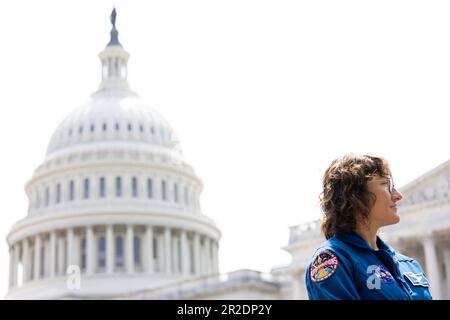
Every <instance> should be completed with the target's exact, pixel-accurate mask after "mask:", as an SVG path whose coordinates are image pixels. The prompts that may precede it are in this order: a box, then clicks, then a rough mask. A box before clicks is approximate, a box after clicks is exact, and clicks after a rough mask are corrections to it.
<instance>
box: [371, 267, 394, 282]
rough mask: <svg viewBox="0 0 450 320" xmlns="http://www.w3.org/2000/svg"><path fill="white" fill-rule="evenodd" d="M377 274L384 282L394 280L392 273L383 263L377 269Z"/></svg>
mask: <svg viewBox="0 0 450 320" xmlns="http://www.w3.org/2000/svg"><path fill="white" fill-rule="evenodd" d="M375 275H376V276H377V277H378V278H379V279H380V280H381V282H383V283H390V282H393V281H394V277H393V276H392V274H391V273H390V272H389V271H388V270H387V269H386V268H385V267H384V266H383V265H378V268H377V269H376V270H375Z"/></svg>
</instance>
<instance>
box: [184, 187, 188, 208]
mask: <svg viewBox="0 0 450 320" xmlns="http://www.w3.org/2000/svg"><path fill="white" fill-rule="evenodd" d="M184 203H185V204H186V206H188V205H189V190H188V187H184Z"/></svg>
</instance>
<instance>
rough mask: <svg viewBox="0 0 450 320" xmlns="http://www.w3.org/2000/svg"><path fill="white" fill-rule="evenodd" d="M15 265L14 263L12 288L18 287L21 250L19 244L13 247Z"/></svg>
mask: <svg viewBox="0 0 450 320" xmlns="http://www.w3.org/2000/svg"><path fill="white" fill-rule="evenodd" d="M12 248H13V250H12V251H13V263H12V286H13V287H16V286H17V264H18V260H19V259H18V253H19V248H18V246H17V243H15V244H14V245H13V246H12Z"/></svg>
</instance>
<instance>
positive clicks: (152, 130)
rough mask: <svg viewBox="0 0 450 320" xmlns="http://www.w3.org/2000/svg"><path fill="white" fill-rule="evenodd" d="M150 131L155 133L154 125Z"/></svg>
mask: <svg viewBox="0 0 450 320" xmlns="http://www.w3.org/2000/svg"><path fill="white" fill-rule="evenodd" d="M150 132H151V133H152V134H155V128H154V127H153V126H151V127H150Z"/></svg>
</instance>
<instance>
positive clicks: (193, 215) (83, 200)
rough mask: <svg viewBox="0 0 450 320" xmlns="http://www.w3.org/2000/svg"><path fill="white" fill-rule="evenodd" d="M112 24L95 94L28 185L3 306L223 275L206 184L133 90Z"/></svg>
mask: <svg viewBox="0 0 450 320" xmlns="http://www.w3.org/2000/svg"><path fill="white" fill-rule="evenodd" d="M115 20H116V13H115V10H114V11H113V13H112V15H111V22H112V30H111V39H110V42H109V43H108V44H107V46H106V48H105V49H104V50H103V51H102V52H100V54H99V57H100V61H101V73H102V74H101V76H102V78H101V83H100V86H99V88H98V90H97V91H96V92H95V93H93V94H92V95H91V96H90V97H89V99H88V100H87V102H86V103H84V104H82V105H81V106H79V107H78V108H76V109H75V110H74V111H73V112H72V113H71V114H69V115H68V116H67V117H66V118H65V120H64V121H62V123H61V124H60V125H59V126H58V128H57V129H56V131H55V132H54V133H53V135H52V137H51V140H50V143H49V145H48V148H47V152H46V156H45V159H44V161H43V162H42V164H40V165H39V166H38V167H37V168H36V169H35V171H34V173H33V176H32V177H31V179H30V180H29V181H28V182H27V183H26V186H25V191H26V194H27V197H28V202H29V207H28V214H27V216H26V217H25V218H24V219H22V220H19V221H18V222H17V223H16V224H15V225H14V226H13V227H12V229H11V231H10V232H9V234H8V235H7V242H8V245H9V248H10V268H9V269H10V274H9V279H10V281H9V291H8V293H7V296H6V298H7V299H60V298H63V299H64V298H111V297H116V296H121V295H125V294H127V293H130V292H137V291H139V290H143V289H151V288H157V287H161V286H166V285H169V284H172V283H176V282H179V281H181V280H186V279H191V278H196V277H202V276H209V275H214V274H218V272H219V268H218V247H219V239H220V236H221V233H220V230H219V229H218V227H217V226H216V224H215V223H214V221H213V220H212V219H210V218H209V217H207V216H206V215H203V214H202V212H201V209H200V204H199V198H200V194H201V191H202V187H203V185H202V181H201V180H200V178H199V177H198V176H197V175H196V174H195V172H194V170H193V168H192V167H191V166H190V165H189V164H187V163H186V162H185V161H184V159H183V156H182V152H181V148H180V145H179V142H178V139H177V137H176V135H175V133H174V131H173V129H172V128H171V127H170V125H169V123H168V122H167V121H166V120H165V119H164V118H163V117H162V116H161V115H160V114H159V113H158V112H157V111H155V110H154V109H153V108H151V107H150V106H148V105H147V104H145V103H144V102H143V101H142V100H141V99H140V98H139V96H138V95H137V94H136V93H135V92H133V91H132V90H131V89H130V86H129V84H128V81H127V62H128V58H129V54H128V52H127V51H126V50H125V49H124V48H123V46H122V45H121V43H120V42H119V38H118V32H117V29H116V26H115ZM68 275H69V276H72V275H73V278H70V277H69V278H68ZM77 275H79V278H76V276H77ZM70 281H71V282H70Z"/></svg>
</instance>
